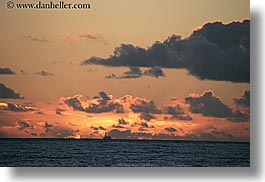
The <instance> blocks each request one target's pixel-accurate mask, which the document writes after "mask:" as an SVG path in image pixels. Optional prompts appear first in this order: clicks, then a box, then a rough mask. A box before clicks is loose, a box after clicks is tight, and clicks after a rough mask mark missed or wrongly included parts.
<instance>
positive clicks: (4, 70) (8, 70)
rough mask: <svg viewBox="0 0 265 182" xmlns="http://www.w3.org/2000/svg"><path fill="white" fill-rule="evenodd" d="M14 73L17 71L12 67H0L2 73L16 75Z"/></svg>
mask: <svg viewBox="0 0 265 182" xmlns="http://www.w3.org/2000/svg"><path fill="white" fill-rule="evenodd" d="M14 74H16V73H15V72H14V71H13V70H11V69H10V68H0V75H14Z"/></svg>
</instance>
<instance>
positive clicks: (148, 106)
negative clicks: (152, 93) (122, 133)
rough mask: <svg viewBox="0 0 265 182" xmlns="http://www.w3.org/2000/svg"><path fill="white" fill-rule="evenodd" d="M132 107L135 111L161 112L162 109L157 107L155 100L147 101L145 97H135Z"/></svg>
mask: <svg viewBox="0 0 265 182" xmlns="http://www.w3.org/2000/svg"><path fill="white" fill-rule="evenodd" d="M130 109H131V110H132V111H133V112H135V113H153V114H158V113H161V111H160V110H158V109H157V108H156V105H155V102H154V101H152V100H151V101H149V102H148V101H146V100H145V99H141V98H138V97H137V98H135V99H134V102H133V103H131V106H130Z"/></svg>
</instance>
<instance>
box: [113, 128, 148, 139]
mask: <svg viewBox="0 0 265 182" xmlns="http://www.w3.org/2000/svg"><path fill="white" fill-rule="evenodd" d="M109 135H110V136H111V137H113V138H115V139H139V138H145V139H146V138H151V137H152V134H150V133H144V132H132V131H131V130H125V131H120V130H117V129H113V130H111V131H110V132H109Z"/></svg>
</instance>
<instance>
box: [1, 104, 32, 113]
mask: <svg viewBox="0 0 265 182" xmlns="http://www.w3.org/2000/svg"><path fill="white" fill-rule="evenodd" d="M5 109H6V110H9V111H14V112H27V111H34V110H35V108H33V107H30V106H25V105H20V104H12V103H7V107H6V108H5Z"/></svg>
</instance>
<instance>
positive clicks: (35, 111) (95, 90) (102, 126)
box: [0, 0, 250, 141]
mask: <svg viewBox="0 0 265 182" xmlns="http://www.w3.org/2000/svg"><path fill="white" fill-rule="evenodd" d="M21 2H27V3H28V2H35V1H32V0H31V1H21ZM43 2H45V1H43ZM47 2H48V1H47ZM67 2H69V3H71V2H75V3H76V2H77V1H72V0H67ZM78 3H90V5H91V9H89V10H21V9H12V10H8V9H6V8H5V2H4V1H1V2H0V21H1V25H2V26H1V34H0V40H1V42H2V43H1V44H0V50H1V54H0V137H3V138H5V137H18V138H19V137H23V138H29V137H38V138H41V137H44V138H58V137H59V138H101V137H102V136H103V135H104V133H105V132H108V133H109V134H110V135H111V136H112V137H113V138H127V139H161V140H166V139H169V140H179V139H185V140H187V139H190V140H229V141H249V137H250V134H249V131H250V129H249V127H250V112H249V110H250V78H249V75H250V74H249V72H250V58H249V38H250V37H249V29H250V21H249V20H250V13H249V1H247V0H234V1H228V0H224V1H219V0H201V1H196V0H187V1H180V0H167V1H162V0H152V1H151V0H145V1H140V0H136V1H127V0H125V1H124V0H113V1H107V0H105V1H104V0H103V1H92V0H91V1H84V0H79V1H78Z"/></svg>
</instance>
